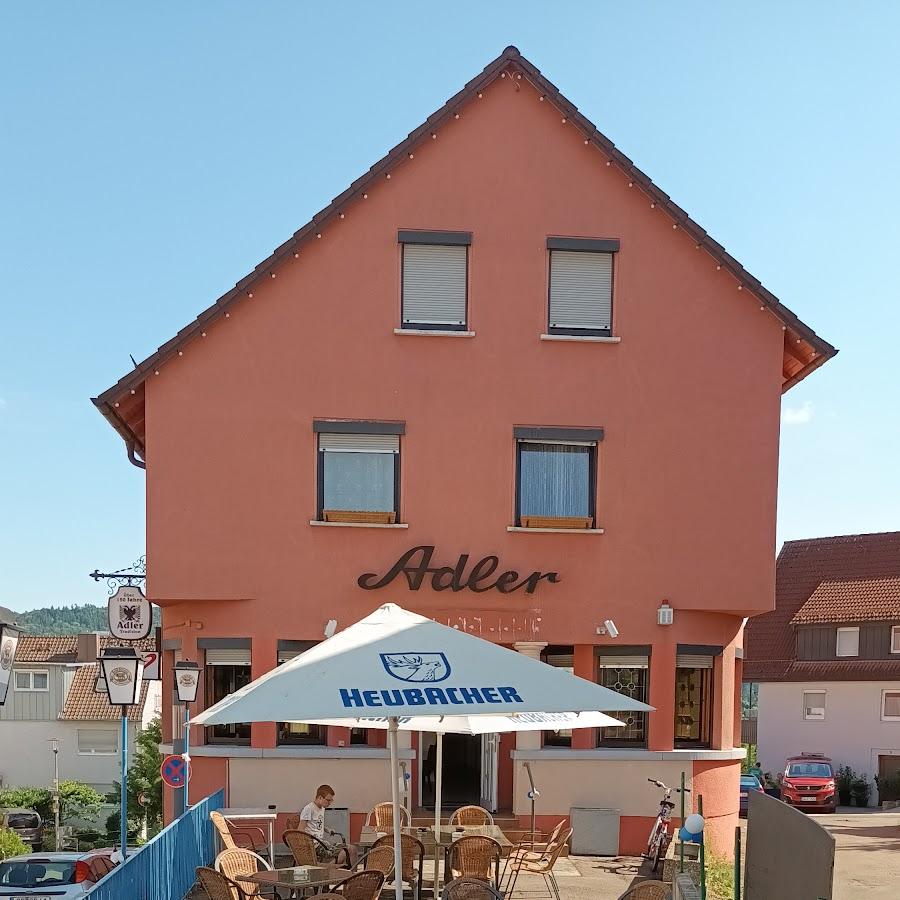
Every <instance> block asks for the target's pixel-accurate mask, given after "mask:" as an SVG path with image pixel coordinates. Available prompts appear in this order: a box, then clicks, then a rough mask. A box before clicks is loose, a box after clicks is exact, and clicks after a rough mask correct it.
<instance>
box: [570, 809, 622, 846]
mask: <svg viewBox="0 0 900 900" xmlns="http://www.w3.org/2000/svg"><path fill="white" fill-rule="evenodd" d="M620 817H621V810H618V809H606V808H603V807H596V806H573V807H572V809H571V810H569V819H570V821H571V823H572V848H571V849H572V853H574V854H576V855H578V856H618V855H619V818H620Z"/></svg>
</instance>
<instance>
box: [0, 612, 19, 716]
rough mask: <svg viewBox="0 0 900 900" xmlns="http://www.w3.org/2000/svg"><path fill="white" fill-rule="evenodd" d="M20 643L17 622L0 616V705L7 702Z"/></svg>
mask: <svg viewBox="0 0 900 900" xmlns="http://www.w3.org/2000/svg"><path fill="white" fill-rule="evenodd" d="M18 644H19V630H18V629H17V628H16V627H15V622H8V621H5V620H4V619H3V618H2V617H0V706H3V704H4V703H6V694H7V691H9V682H10V679H11V678H12V667H13V663H14V662H15V661H16V647H17V646H18Z"/></svg>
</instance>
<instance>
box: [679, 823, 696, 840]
mask: <svg viewBox="0 0 900 900" xmlns="http://www.w3.org/2000/svg"><path fill="white" fill-rule="evenodd" d="M692 837H693V835H692V834H691V833H690V832H689V831H688V830H687V828H685V827H684V825H682V826H681V828H679V829H678V839H679V840H681V841H690V839H691V838H692Z"/></svg>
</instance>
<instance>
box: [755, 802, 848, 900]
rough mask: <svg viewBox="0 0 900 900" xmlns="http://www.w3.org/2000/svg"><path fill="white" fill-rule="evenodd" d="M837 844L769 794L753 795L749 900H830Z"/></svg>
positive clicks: (823, 830) (810, 822)
mask: <svg viewBox="0 0 900 900" xmlns="http://www.w3.org/2000/svg"><path fill="white" fill-rule="evenodd" d="M833 877H834V838H833V837H832V836H831V835H830V834H829V833H828V832H827V831H826V830H825V829H824V828H823V827H822V826H821V825H819V824H818V822H816V821H814V820H813V819H810V818H809V817H808V816H807V815H805V814H804V813H802V812H798V811H797V810H796V809H793V808H791V807H790V806H788V805H787V804H785V803H782V802H781V801H780V800H776V799H774V798H773V797H769V796H768V795H766V794H760V793H754V792H751V794H750V808H749V812H748V816H747V850H746V866H745V869H744V896H745V898H746V900H798V898H801V897H802V898H809V900H831V887H832V880H833Z"/></svg>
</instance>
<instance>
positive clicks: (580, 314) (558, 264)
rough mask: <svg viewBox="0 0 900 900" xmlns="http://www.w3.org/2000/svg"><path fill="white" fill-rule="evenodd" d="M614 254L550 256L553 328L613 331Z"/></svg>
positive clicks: (562, 253)
mask: <svg viewBox="0 0 900 900" xmlns="http://www.w3.org/2000/svg"><path fill="white" fill-rule="evenodd" d="M612 271H613V255H612V253H586V252H580V251H576V250H552V251H551V252H550V327H551V328H578V329H582V328H584V329H595V330H597V331H609V330H610V329H611V328H612Z"/></svg>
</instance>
